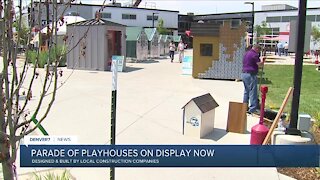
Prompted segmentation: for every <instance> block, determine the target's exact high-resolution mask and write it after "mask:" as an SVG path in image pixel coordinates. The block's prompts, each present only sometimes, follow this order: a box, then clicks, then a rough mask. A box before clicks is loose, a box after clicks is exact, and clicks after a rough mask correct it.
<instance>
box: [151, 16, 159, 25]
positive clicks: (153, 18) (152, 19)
mask: <svg viewBox="0 0 320 180" xmlns="http://www.w3.org/2000/svg"><path fill="white" fill-rule="evenodd" d="M155 14H158V13H152V28H154V15H155Z"/></svg>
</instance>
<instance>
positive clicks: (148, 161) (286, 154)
mask: <svg viewBox="0 0 320 180" xmlns="http://www.w3.org/2000/svg"><path fill="white" fill-rule="evenodd" d="M20 166H21V167H319V146H318V145H266V146H256V145H255V146H253V145H78V144H77V138H76V137H73V136H26V137H25V138H24V142H23V144H21V145H20Z"/></svg>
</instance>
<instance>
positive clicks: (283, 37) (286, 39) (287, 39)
mask: <svg viewBox="0 0 320 180" xmlns="http://www.w3.org/2000/svg"><path fill="white" fill-rule="evenodd" d="M269 40H272V41H286V42H288V41H289V35H279V36H276V37H272V38H270V39H269Z"/></svg>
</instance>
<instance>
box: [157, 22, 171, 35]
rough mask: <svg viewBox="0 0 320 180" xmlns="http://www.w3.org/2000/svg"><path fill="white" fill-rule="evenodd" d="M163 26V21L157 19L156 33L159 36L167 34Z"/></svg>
mask: <svg viewBox="0 0 320 180" xmlns="http://www.w3.org/2000/svg"><path fill="white" fill-rule="evenodd" d="M163 24H164V21H163V19H159V21H158V26H157V31H158V32H159V34H168V32H169V30H168V29H167V28H164V27H163Z"/></svg>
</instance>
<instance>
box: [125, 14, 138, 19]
mask: <svg viewBox="0 0 320 180" xmlns="http://www.w3.org/2000/svg"><path fill="white" fill-rule="evenodd" d="M122 19H137V15H135V14H122Z"/></svg>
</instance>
